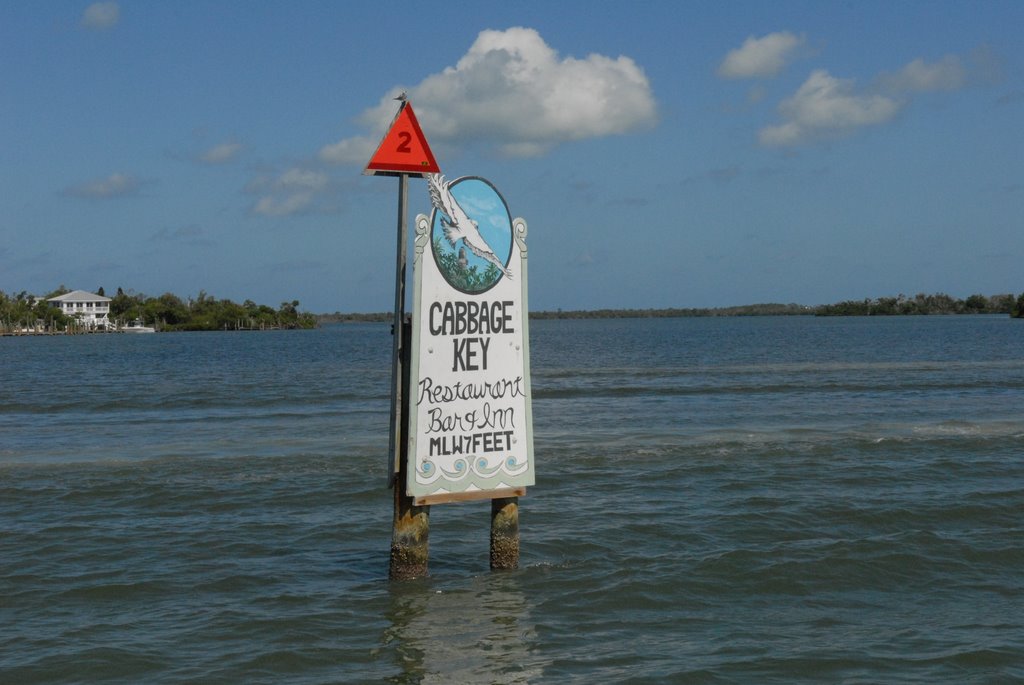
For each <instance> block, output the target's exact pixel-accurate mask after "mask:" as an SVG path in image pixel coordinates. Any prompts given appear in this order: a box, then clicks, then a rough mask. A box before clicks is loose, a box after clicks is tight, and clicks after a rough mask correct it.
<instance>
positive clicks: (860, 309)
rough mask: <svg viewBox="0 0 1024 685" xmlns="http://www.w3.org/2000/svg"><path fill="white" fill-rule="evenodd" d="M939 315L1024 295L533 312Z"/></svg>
mask: <svg viewBox="0 0 1024 685" xmlns="http://www.w3.org/2000/svg"><path fill="white" fill-rule="evenodd" d="M935 314H1009V315H1011V316H1013V317H1016V318H1024V293H1022V294H1021V295H1020V296H1019V297H1016V298H1015V297H1014V296H1013V295H992V296H985V295H971V296H969V297H967V298H966V299H963V300H960V299H956V298H954V297H951V296H949V295H946V294H945V293H935V294H933V295H926V294H924V293H918V294H917V295H915V296H914V297H907V296H906V295H897V296H896V297H879V298H877V299H873V300H872V299H864V300H847V301H845V302H837V303H836V304H823V305H817V306H808V305H802V304H778V303H763V304H748V305H741V306H737V307H712V308H707V307H702V308H672V307H670V308H662V309H588V310H583V309H579V310H568V311H563V310H561V309H559V310H556V311H533V312H530V318H531V319H654V318H673V317H686V316H693V317H697V316H909V315H918V316H920V315H935ZM392 316H393V315H392V314H391V313H390V312H374V313H369V314H342V313H341V312H335V313H333V314H320V315H318V316H317V320H318V321H320V323H353V322H390V321H391V320H392Z"/></svg>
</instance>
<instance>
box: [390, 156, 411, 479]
mask: <svg viewBox="0 0 1024 685" xmlns="http://www.w3.org/2000/svg"><path fill="white" fill-rule="evenodd" d="M408 199H409V175H408V174H400V175H399V176H398V249H397V250H396V251H395V252H396V254H397V257H396V261H395V318H394V319H393V320H392V323H391V336H392V350H391V430H390V435H389V437H388V455H389V456H390V458H391V473H390V474H388V482H389V483H390V484H391V485H392V486H394V487H404V484H396V478H397V474H398V471H399V461H400V456H401V455H400V452H401V444H402V438H403V437H404V430H403V426H402V422H401V421H400V420H399V414H400V413H401V408H402V344H403V339H404V336H403V335H402V333H403V326H404V322H405V253H406V248H405V244H406V224H407V221H406V217H405V215H406V208H405V206H406V202H407V201H408Z"/></svg>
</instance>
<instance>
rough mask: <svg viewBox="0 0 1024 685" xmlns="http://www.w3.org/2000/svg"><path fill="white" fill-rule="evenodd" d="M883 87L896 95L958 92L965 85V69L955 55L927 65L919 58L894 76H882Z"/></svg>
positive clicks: (880, 79)
mask: <svg viewBox="0 0 1024 685" xmlns="http://www.w3.org/2000/svg"><path fill="white" fill-rule="evenodd" d="M879 81H880V82H881V84H882V85H883V87H885V88H887V89H889V90H891V91H894V92H897V93H926V92H933V91H953V90H959V89H960V88H963V87H964V86H965V85H967V69H966V67H964V65H963V62H962V61H961V60H960V58H959V57H957V56H956V55H946V56H945V57H943V58H942V59H941V60H940V61H938V62H934V63H932V64H928V63H927V62H925V61H924V60H923V59H921V58H920V57H919V58H917V59H915V60H914V61H913V62H911V63H910V64H908V65H906V66H905V67H903V68H902V69H900V70H899V71H898V72H896V73H895V74H882V76H881V77H880V78H879Z"/></svg>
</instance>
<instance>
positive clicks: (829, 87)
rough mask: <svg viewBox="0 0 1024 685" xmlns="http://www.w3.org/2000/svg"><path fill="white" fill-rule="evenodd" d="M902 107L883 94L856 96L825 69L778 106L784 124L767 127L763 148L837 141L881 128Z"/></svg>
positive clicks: (847, 82) (848, 83)
mask: <svg viewBox="0 0 1024 685" xmlns="http://www.w3.org/2000/svg"><path fill="white" fill-rule="evenodd" d="M902 106H903V104H902V103H901V102H900V101H898V100H896V99H893V98H891V97H887V96H884V95H880V94H870V93H857V92H856V91H855V90H854V87H853V81H852V80H850V79H838V78H835V77H834V76H831V75H830V74H829V73H828V72H827V71H825V70H824V69H817V70H815V71H813V72H812V73H811V75H810V76H809V77H808V78H807V80H806V81H805V82H804V84H803V85H802V86H800V88H799V89H798V90H797V92H796V94H794V95H793V96H792V97H790V98H787V99H786V100H783V101H782V102H781V103H780V104H779V113H780V114H782V117H783V119H784V122H783V123H782V124H779V125H776V126H766V127H765V128H763V129H761V132H760V134H759V137H760V141H761V143H762V144H763V145H795V144H798V143H802V142H807V141H809V140H818V139H823V138H834V137H838V136H842V135H846V134H849V133H852V132H853V131H856V130H857V129H860V128H863V127H864V126H874V125H877V124H882V123H885V122H887V121H889V120H890V119H892V118H893V117H895V116H896V114H897V113H898V112H899V111H900V109H901V108H902Z"/></svg>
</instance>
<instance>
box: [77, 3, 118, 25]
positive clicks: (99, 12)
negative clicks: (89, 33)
mask: <svg viewBox="0 0 1024 685" xmlns="http://www.w3.org/2000/svg"><path fill="white" fill-rule="evenodd" d="M120 18H121V8H120V7H119V6H118V4H117V3H116V2H94V3H93V4H91V5H89V6H88V7H86V8H85V12H84V13H82V26H84V27H85V28H87V29H94V30H96V31H105V30H106V29H110V28H113V27H114V26H116V25H117V22H118V20H119V19H120Z"/></svg>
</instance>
